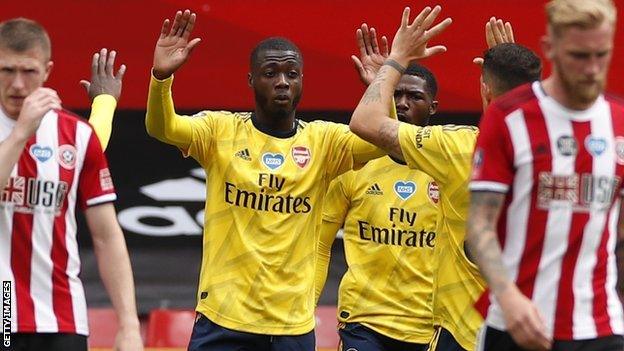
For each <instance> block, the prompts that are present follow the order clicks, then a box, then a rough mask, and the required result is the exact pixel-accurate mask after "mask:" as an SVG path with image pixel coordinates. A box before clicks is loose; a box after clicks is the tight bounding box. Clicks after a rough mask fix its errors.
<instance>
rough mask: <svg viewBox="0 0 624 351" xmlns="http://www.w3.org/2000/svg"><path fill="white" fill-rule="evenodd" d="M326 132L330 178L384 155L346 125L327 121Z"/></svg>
mask: <svg viewBox="0 0 624 351" xmlns="http://www.w3.org/2000/svg"><path fill="white" fill-rule="evenodd" d="M327 133H328V138H329V143H328V147H329V148H330V149H329V154H330V157H329V158H328V159H327V163H328V164H327V173H328V175H329V177H330V179H333V178H335V177H337V176H338V175H340V174H342V173H344V172H346V171H348V170H351V169H358V168H360V167H361V166H363V165H364V164H366V162H368V161H370V160H373V159H376V158H379V157H382V156H385V155H386V153H385V152H384V151H383V150H382V149H380V148H378V147H376V146H375V145H373V144H370V143H368V142H366V141H364V140H363V139H360V137H358V136H357V135H355V134H353V133H351V131H350V130H349V127H348V126H346V125H342V124H337V123H328V124H327Z"/></svg>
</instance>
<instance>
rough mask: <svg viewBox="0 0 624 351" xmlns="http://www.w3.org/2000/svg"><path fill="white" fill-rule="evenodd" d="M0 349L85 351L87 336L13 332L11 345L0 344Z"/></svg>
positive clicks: (19, 350)
mask: <svg viewBox="0 0 624 351" xmlns="http://www.w3.org/2000/svg"><path fill="white" fill-rule="evenodd" d="M0 350H11V351H41V350H46V351H87V337H86V336H85V335H78V334H65V333H14V334H11V345H10V346H9V347H8V348H7V347H5V346H4V345H3V344H0Z"/></svg>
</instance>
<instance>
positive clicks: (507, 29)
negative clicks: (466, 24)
mask: <svg viewBox="0 0 624 351" xmlns="http://www.w3.org/2000/svg"><path fill="white" fill-rule="evenodd" d="M485 42H486V43H487V46H488V49H491V48H493V47H495V46H496V45H498V44H503V43H515V39H514V34H513V28H512V27H511V23H509V22H504V23H503V20H501V19H497V18H496V17H492V18H490V20H489V21H487V22H486V23H485ZM472 62H473V63H475V64H477V65H479V66H482V65H483V58H481V57H476V58H475V59H474V60H472Z"/></svg>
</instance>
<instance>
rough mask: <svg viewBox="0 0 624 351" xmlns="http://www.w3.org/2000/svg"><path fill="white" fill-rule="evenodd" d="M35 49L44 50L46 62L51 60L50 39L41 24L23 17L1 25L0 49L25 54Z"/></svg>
mask: <svg viewBox="0 0 624 351" xmlns="http://www.w3.org/2000/svg"><path fill="white" fill-rule="evenodd" d="M34 47H40V48H41V49H42V50H43V53H44V55H45V58H46V61H48V60H49V59H50V55H51V51H52V50H51V44H50V37H49V36H48V33H47V32H46V30H45V29H44V28H43V27H42V26H41V25H40V24H39V23H37V22H35V21H33V20H29V19H27V18H21V17H20V18H13V19H10V20H7V21H4V22H2V23H0V48H4V49H9V50H11V51H14V52H24V51H27V50H30V49H32V48H34Z"/></svg>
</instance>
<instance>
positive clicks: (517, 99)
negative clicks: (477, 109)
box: [490, 82, 539, 114]
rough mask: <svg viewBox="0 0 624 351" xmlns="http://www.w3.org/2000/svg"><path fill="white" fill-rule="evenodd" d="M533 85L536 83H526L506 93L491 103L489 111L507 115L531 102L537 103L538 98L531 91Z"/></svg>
mask: <svg viewBox="0 0 624 351" xmlns="http://www.w3.org/2000/svg"><path fill="white" fill-rule="evenodd" d="M534 84H536V82H534V83H526V84H523V85H520V86H518V87H516V88H514V89H512V90H510V91H508V92H507V93H505V94H503V95H502V96H500V97H498V98H497V99H496V100H494V102H492V108H491V109H490V110H494V109H495V110H498V111H499V112H501V113H502V114H508V113H511V112H513V111H515V110H517V109H519V108H523V107H524V106H526V105H528V104H530V103H531V102H534V101H537V99H538V96H537V95H535V91H534V90H533V89H534V87H533V85H534ZM537 84H539V83H537Z"/></svg>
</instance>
